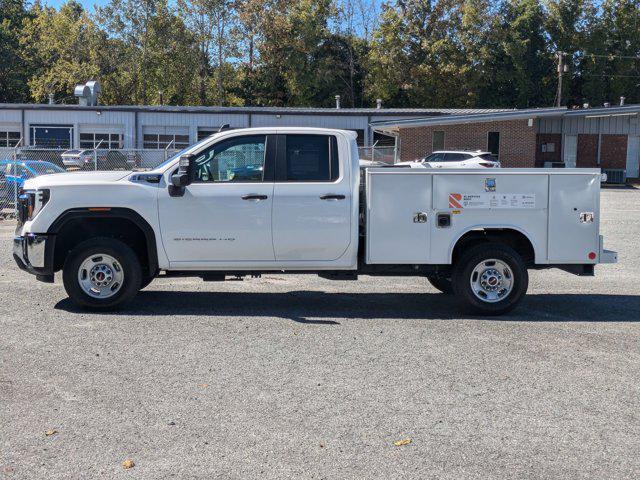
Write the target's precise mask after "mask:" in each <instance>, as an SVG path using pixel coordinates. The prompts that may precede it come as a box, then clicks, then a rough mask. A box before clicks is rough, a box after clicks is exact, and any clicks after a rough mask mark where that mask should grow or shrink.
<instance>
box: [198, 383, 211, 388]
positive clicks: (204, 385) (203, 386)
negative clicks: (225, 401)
mask: <svg viewBox="0 0 640 480" xmlns="http://www.w3.org/2000/svg"><path fill="white" fill-rule="evenodd" d="M198 386H199V387H200V388H207V387H208V386H209V384H208V383H201V384H200V385H198Z"/></svg>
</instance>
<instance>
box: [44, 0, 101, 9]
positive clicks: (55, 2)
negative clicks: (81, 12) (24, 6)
mask: <svg viewBox="0 0 640 480" xmlns="http://www.w3.org/2000/svg"><path fill="white" fill-rule="evenodd" d="M42 3H46V4H47V5H51V6H52V7H59V6H60V5H62V4H63V3H65V0H44V1H43V2H42ZM78 3H80V4H82V5H83V6H84V7H85V8H86V9H87V10H89V11H93V6H94V5H98V6H103V5H106V4H107V3H109V0H91V1H89V2H82V1H78Z"/></svg>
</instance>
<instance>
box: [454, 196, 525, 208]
mask: <svg viewBox="0 0 640 480" xmlns="http://www.w3.org/2000/svg"><path fill="white" fill-rule="evenodd" d="M449 208H463V209H464V208H468V209H480V208H490V209H491V208H536V196H535V194H531V193H469V194H467V193H450V194H449Z"/></svg>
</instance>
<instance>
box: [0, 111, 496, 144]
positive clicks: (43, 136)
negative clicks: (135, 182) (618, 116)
mask: <svg viewBox="0 0 640 480" xmlns="http://www.w3.org/2000/svg"><path fill="white" fill-rule="evenodd" d="M491 111H494V110H477V109H376V108H371V109H368V108H364V109H350V108H340V109H337V108H336V109H331V108H271V107H263V108H260V107H175V106H86V105H49V104H0V147H2V146H4V147H11V146H14V145H15V144H16V143H17V142H18V141H19V140H20V138H22V139H23V145H24V146H33V147H43V148H94V146H95V145H96V144H97V143H99V142H100V141H103V143H102V145H101V147H105V146H106V145H105V143H104V142H109V147H110V148H125V149H131V148H145V149H164V148H167V147H168V146H171V147H176V148H182V147H184V146H186V145H189V144H191V143H194V142H196V141H197V140H199V139H201V138H204V137H206V136H208V135H210V134H211V133H213V132H215V131H217V130H218V129H219V128H220V126H221V125H224V124H228V125H229V126H230V127H231V128H246V127H263V126H268V127H273V126H301V127H328V128H341V129H346V130H355V131H356V132H358V143H359V144H360V145H361V146H371V145H373V144H374V143H376V141H377V142H378V144H381V143H385V142H384V141H385V140H387V142H386V144H387V145H389V142H388V141H389V139H388V138H385V137H384V136H380V135H378V134H375V133H374V132H373V131H372V129H371V128H370V126H369V124H370V123H371V122H372V121H374V120H375V121H390V120H403V119H409V118H422V117H431V116H442V115H452V114H455V115H460V114H469V113H487V112H491ZM391 145H393V139H391Z"/></svg>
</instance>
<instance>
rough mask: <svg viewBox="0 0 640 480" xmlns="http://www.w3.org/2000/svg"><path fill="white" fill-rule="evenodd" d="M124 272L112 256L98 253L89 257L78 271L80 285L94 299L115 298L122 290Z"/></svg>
mask: <svg viewBox="0 0 640 480" xmlns="http://www.w3.org/2000/svg"><path fill="white" fill-rule="evenodd" d="M123 281H124V271H123V270H122V266H121V265H120V262H118V261H117V260H116V259H115V258H113V257H112V256H111V255H106V254H104V253H98V254H95V255H91V256H90V257H87V258H86V259H85V260H84V261H83V262H82V263H81V264H80V268H79V269H78V283H79V284H80V287H81V288H82V290H83V291H84V293H86V294H87V295H89V296H91V297H94V298H109V297H113V296H114V295H115V294H116V293H118V291H119V290H120V289H121V288H122V283H123Z"/></svg>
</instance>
